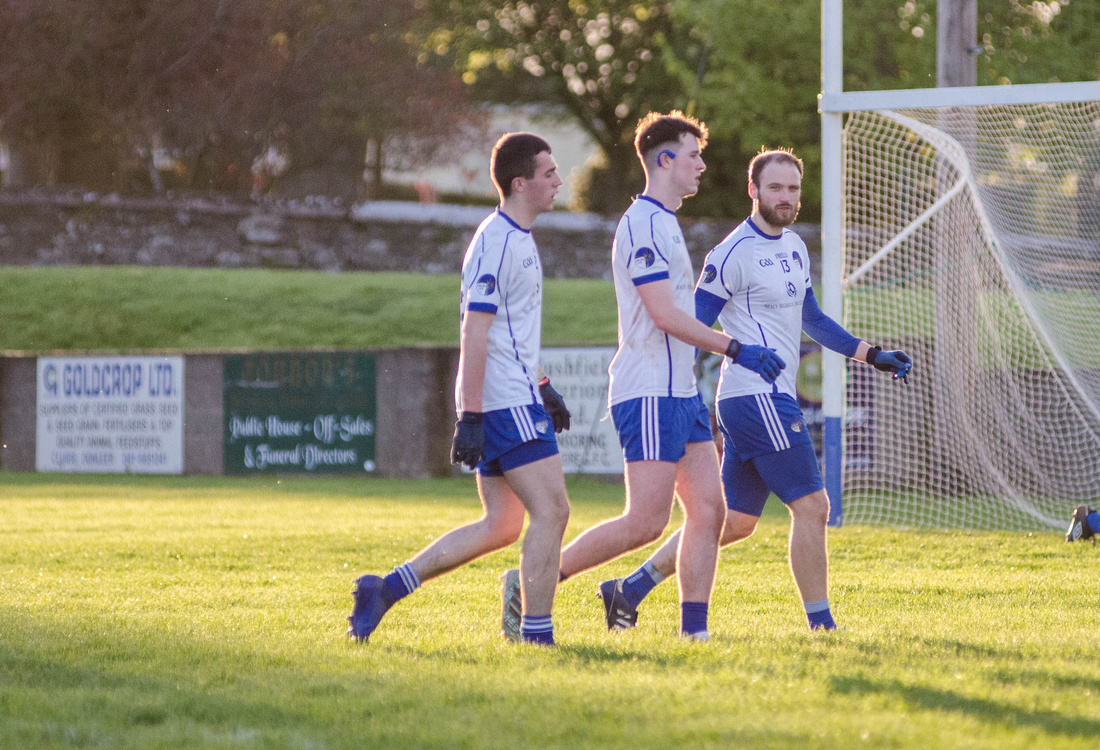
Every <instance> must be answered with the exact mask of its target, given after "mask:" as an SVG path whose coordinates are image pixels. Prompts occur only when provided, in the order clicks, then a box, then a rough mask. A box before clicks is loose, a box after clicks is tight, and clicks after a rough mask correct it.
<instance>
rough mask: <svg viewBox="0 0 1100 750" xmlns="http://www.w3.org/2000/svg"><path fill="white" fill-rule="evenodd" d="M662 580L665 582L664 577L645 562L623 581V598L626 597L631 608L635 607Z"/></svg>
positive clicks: (649, 563)
mask: <svg viewBox="0 0 1100 750" xmlns="http://www.w3.org/2000/svg"><path fill="white" fill-rule="evenodd" d="M663 580H665V577H664V576H663V575H661V574H660V573H658V572H657V569H656V568H655V567H653V563H652V562H650V561H649V560H646V563H645V565H643V566H642V567H640V568H638V569H637V570H636V571H634V572H633V573H631V574H630V575H629V576H627V577H626V578H624V579H623V596H625V597H626V600H627V602H629V603H630V606H631V607H637V606H638V605H639V604H641V603H642V600H643V599H645V598H646V596H647V595H648V594H649V592H650V591H652V590H653V588H654V587H655V586H656V585H657V584H658V583H660V582H661V581H663Z"/></svg>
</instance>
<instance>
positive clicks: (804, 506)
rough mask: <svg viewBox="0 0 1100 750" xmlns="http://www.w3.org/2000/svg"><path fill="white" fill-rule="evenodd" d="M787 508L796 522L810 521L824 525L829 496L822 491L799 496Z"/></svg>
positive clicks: (827, 515) (827, 511) (827, 512)
mask: <svg viewBox="0 0 1100 750" xmlns="http://www.w3.org/2000/svg"><path fill="white" fill-rule="evenodd" d="M788 508H790V511H791V514H792V515H793V516H794V520H795V521H796V522H798V523H812V524H814V525H816V526H822V527H824V526H825V525H826V524H827V523H828V522H829V496H828V495H826V494H825V492H824V491H821V492H815V493H813V494H812V495H806V496H805V497H800V498H798V499H797V500H795V501H794V502H792V503H791V504H790V505H789V506H788Z"/></svg>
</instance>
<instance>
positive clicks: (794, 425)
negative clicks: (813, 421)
mask: <svg viewBox="0 0 1100 750" xmlns="http://www.w3.org/2000/svg"><path fill="white" fill-rule="evenodd" d="M791 432H802V421H801V420H798V421H796V422H791Z"/></svg>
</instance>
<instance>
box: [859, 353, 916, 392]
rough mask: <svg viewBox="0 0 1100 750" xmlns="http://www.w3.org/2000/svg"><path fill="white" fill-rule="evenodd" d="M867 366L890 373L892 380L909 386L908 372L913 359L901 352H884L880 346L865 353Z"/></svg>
mask: <svg viewBox="0 0 1100 750" xmlns="http://www.w3.org/2000/svg"><path fill="white" fill-rule="evenodd" d="M867 364H869V365H874V366H875V369H876V370H882V371H883V372H890V373H893V375H894V380H902V381H904V383H905V384H906V385H909V371H910V370H912V369H913V358H912V357H910V356H909V355H908V354H906V353H905V352H902V351H895V352H884V351H882V347H881V346H872V347H871V348H870V350H869V351H868V352H867Z"/></svg>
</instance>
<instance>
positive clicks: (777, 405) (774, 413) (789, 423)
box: [717, 393, 813, 461]
mask: <svg viewBox="0 0 1100 750" xmlns="http://www.w3.org/2000/svg"><path fill="white" fill-rule="evenodd" d="M717 412H718V426H719V427H720V428H721V430H722V434H723V435H725V436H726V437H727V438H728V440H729V442H730V444H731V445H732V447H733V449H734V450H735V451H736V453H737V457H738V458H740V459H741V460H742V461H747V460H749V459H750V458H755V457H756V456H762V455H764V454H765V453H778V452H779V451H783V450H786V449H787V448H791V447H793V446H795V445H802V444H803V443H810V444H812V443H813V438H811V437H810V431H809V430H808V429H807V427H806V420H805V419H804V418H803V416H802V409H800V408H799V406H798V402H797V401H795V399H794V397H793V396H790V395H787V394H786V393H758V394H755V395H751V396H734V397H733V398H724V399H722V400H720V401H719V402H718V409H717Z"/></svg>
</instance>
